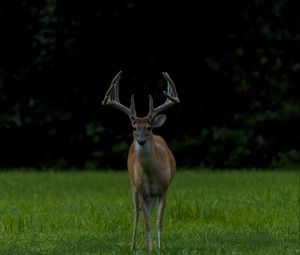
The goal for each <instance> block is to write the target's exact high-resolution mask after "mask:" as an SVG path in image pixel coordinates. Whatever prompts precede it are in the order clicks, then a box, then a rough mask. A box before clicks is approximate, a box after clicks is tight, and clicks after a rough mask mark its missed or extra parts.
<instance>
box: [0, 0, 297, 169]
mask: <svg viewBox="0 0 300 255" xmlns="http://www.w3.org/2000/svg"><path fill="white" fill-rule="evenodd" d="M298 10H299V7H298V5H297V3H296V1H288V0H275V1H270V0H257V1H227V0H214V1H209V2H208V3H207V2H206V3H201V4H200V5H199V6H198V5H188V3H187V4H182V3H174V4H172V6H170V5H167V4H163V3H161V4H159V5H158V4H154V3H150V2H149V3H148V2H147V3H140V2H138V1H112V2H105V1H88V2H80V1H71V0H47V1H45V0H44V1H29V0H23V1H2V2H1V3H0V32H1V38H0V111H1V112H0V141H1V149H0V153H1V154H0V155H1V157H0V167H20V166H34V167H43V166H53V165H59V166H63V167H72V166H74V167H84V166H87V167H98V168H103V167H104V168H105V167H114V168H120V169H124V168H125V167H126V164H125V158H126V155H127V150H128V147H129V144H130V143H131V127H130V122H129V120H128V119H127V117H126V116H123V115H122V114H121V113H119V112H117V111H115V110H113V109H110V108H108V107H104V106H102V105H101V100H102V99H103V96H104V94H105V91H106V89H107V88H108V87H109V85H110V82H111V79H112V78H113V77H114V76H115V75H116V73H117V72H118V71H119V70H123V75H122V79H121V81H120V94H121V95H120V97H121V101H122V103H123V104H126V105H127V104H128V105H129V98H130V95H131V94H132V93H134V94H135V96H136V105H137V111H138V115H141V116H142V115H146V113H147V111H148V108H147V107H148V102H147V98H148V97H147V95H148V94H152V95H153V97H154V103H156V104H160V103H162V102H163V100H164V99H165V98H164V96H163V94H162V91H163V90H164V89H165V87H166V82H165V80H164V78H163V76H162V75H161V72H163V71H166V72H168V73H169V74H170V76H171V77H172V79H173V80H174V82H175V84H176V86H177V90H178V93H179V97H180V99H181V103H180V104H179V105H178V106H176V107H173V108H172V109H170V110H168V111H167V112H166V113H167V115H168V118H167V123H166V124H165V126H164V127H162V128H161V129H160V130H157V131H156V133H160V134H161V135H163V136H164V137H165V138H166V140H167V141H168V142H169V144H170V147H171V148H172V149H173V150H174V153H175V155H176V158H177V161H178V165H180V166H199V165H202V166H206V167H212V168H233V167H235V168H245V167H259V168H263V167H277V166H284V165H295V164H296V165H299V161H300V155H299V154H300V148H299V144H300V134H299V130H300V124H299V123H300V121H299V117H300V107H299V106H300V105H299V99H300V91H299V82H300V78H299V77H300V76H299V70H300V58H299V46H300V29H299V28H300V26H299V25H300V16H299V14H298V13H299V12H298Z"/></svg>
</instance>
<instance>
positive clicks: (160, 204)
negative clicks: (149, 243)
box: [157, 195, 167, 250]
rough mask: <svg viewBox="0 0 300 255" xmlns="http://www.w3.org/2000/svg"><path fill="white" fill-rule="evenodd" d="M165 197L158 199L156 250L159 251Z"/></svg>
mask: <svg viewBox="0 0 300 255" xmlns="http://www.w3.org/2000/svg"><path fill="white" fill-rule="evenodd" d="M166 201H167V199H166V195H164V196H161V197H159V199H158V212H157V245H158V249H159V250H160V249H161V239H162V222H163V217H164V211H165V206H166Z"/></svg>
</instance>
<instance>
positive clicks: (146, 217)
mask: <svg viewBox="0 0 300 255" xmlns="http://www.w3.org/2000/svg"><path fill="white" fill-rule="evenodd" d="M140 200H141V201H140V202H141V205H142V210H143V214H144V220H145V231H146V241H147V251H148V252H149V251H152V249H153V242H152V235H151V208H150V204H149V203H148V202H149V201H148V200H149V199H148V197H140Z"/></svg>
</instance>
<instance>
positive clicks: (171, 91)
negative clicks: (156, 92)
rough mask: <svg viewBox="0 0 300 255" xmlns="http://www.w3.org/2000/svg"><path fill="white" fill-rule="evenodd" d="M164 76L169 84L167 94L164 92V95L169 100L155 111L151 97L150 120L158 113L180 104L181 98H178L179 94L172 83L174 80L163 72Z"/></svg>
mask: <svg viewBox="0 0 300 255" xmlns="http://www.w3.org/2000/svg"><path fill="white" fill-rule="evenodd" d="M162 75H163V76H164V78H165V79H166V80H167V82H168V88H167V92H166V91H163V93H164V95H165V96H166V97H167V99H166V101H165V102H164V103H163V104H162V105H160V106H158V107H156V108H155V109H154V108H153V99H152V96H149V113H148V118H150V119H153V118H154V117H155V116H156V115H157V114H158V113H160V112H161V111H163V110H165V109H167V108H169V107H170V106H172V105H174V104H177V103H179V98H178V94H177V91H176V87H175V84H174V82H173V81H172V79H171V78H170V76H169V74H168V73H166V72H163V73H162Z"/></svg>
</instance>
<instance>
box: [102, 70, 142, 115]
mask: <svg viewBox="0 0 300 255" xmlns="http://www.w3.org/2000/svg"><path fill="white" fill-rule="evenodd" d="M121 74H122V71H120V72H118V74H117V75H116V76H115V78H114V79H113V80H112V82H111V85H110V87H109V89H108V90H107V92H106V94H105V97H104V99H103V101H102V105H108V106H111V107H113V108H115V109H117V110H120V111H122V112H124V113H125V114H127V115H128V116H129V117H130V118H132V117H133V118H134V117H136V111H135V103H134V95H131V105H130V108H128V107H126V106H124V105H122V104H121V103H120V100H119V81H120V79H121Z"/></svg>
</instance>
